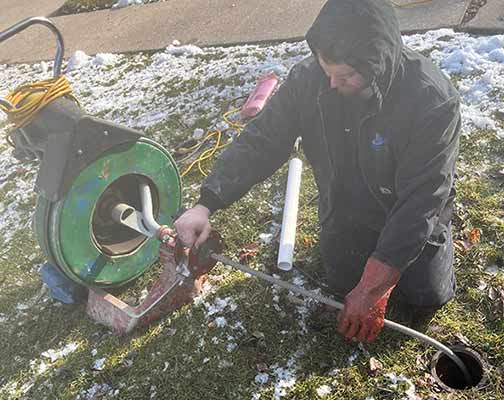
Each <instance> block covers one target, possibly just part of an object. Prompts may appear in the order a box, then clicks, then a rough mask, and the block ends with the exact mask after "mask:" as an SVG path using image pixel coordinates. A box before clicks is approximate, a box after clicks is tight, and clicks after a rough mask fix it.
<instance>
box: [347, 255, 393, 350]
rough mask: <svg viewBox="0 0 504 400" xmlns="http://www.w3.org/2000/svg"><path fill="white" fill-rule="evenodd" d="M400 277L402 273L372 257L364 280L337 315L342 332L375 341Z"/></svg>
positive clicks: (351, 336)
mask: <svg viewBox="0 0 504 400" xmlns="http://www.w3.org/2000/svg"><path fill="white" fill-rule="evenodd" d="M400 276H401V274H400V272H399V270H397V269H395V268H393V267H390V266H388V265H387V264H384V263H382V262H381V261H379V260H377V259H376V258H373V257H370V258H369V259H368V261H367V263H366V267H365V268H364V273H363V274H362V277H361V280H360V281H359V283H358V284H357V286H356V287H355V288H353V289H352V291H351V292H350V293H348V294H347V295H346V297H345V308H344V309H343V311H342V312H341V313H340V314H339V316H338V330H339V332H340V333H341V334H343V335H345V337H347V338H348V339H351V338H353V337H356V339H357V340H358V341H360V342H372V341H374V340H375V339H376V337H377V336H378V334H379V333H380V331H381V329H382V328H383V324H384V318H385V309H386V307H387V302H388V299H389V297H390V294H391V293H392V290H393V289H394V287H395V286H396V285H397V282H399V278H400Z"/></svg>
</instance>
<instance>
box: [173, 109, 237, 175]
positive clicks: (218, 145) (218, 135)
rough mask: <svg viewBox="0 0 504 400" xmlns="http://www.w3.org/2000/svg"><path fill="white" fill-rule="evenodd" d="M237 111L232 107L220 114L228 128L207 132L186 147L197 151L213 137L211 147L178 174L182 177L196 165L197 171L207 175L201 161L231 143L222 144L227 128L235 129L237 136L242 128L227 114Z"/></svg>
mask: <svg viewBox="0 0 504 400" xmlns="http://www.w3.org/2000/svg"><path fill="white" fill-rule="evenodd" d="M237 111H239V110H238V109H234V110H231V111H228V112H226V113H224V114H223V115H222V118H223V119H224V121H226V123H227V124H228V125H229V128H226V129H224V130H219V129H217V130H215V131H212V132H209V133H208V134H207V135H206V136H205V138H204V139H203V140H202V141H201V142H200V143H198V144H196V145H194V146H192V147H190V148H189V149H187V151H197V150H199V149H200V148H201V147H202V146H203V145H204V144H205V143H206V142H208V141H209V140H211V139H215V144H214V145H213V147H211V148H209V149H206V150H205V151H203V152H202V153H201V154H200V155H199V156H198V158H196V159H195V160H194V161H192V162H191V164H189V166H188V167H187V168H186V169H185V170H184V172H182V174H181V175H180V176H181V177H182V178H183V177H184V176H186V175H187V174H188V173H189V172H190V171H191V170H192V169H193V168H194V167H195V166H196V165H197V166H198V170H199V172H200V173H201V174H202V175H203V176H207V173H206V172H205V171H204V170H203V166H202V162H203V161H205V160H208V159H210V158H212V157H213V156H214V155H215V153H216V152H217V151H218V150H220V149H223V148H224V147H227V146H229V144H230V143H231V142H230V141H228V142H226V143H223V144H222V134H223V133H224V132H226V131H228V130H235V131H236V132H237V133H238V135H237V136H239V135H240V133H241V131H242V130H243V128H244V125H243V124H240V123H237V122H233V121H231V120H230V119H229V116H230V115H232V114H234V113H236V112H237ZM187 158H190V156H189V157H186V159H187Z"/></svg>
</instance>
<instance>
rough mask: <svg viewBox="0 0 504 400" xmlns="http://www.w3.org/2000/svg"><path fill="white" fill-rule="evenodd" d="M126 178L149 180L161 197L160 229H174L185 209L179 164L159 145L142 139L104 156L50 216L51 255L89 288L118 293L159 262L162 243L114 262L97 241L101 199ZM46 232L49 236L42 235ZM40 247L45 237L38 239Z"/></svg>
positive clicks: (151, 243)
mask: <svg viewBox="0 0 504 400" xmlns="http://www.w3.org/2000/svg"><path fill="white" fill-rule="evenodd" d="M126 175H136V176H141V177H146V178H147V180H148V181H149V182H150V183H151V184H153V185H154V187H155V189H156V190H157V194H158V195H159V196H158V198H159V213H158V215H157V216H156V220H157V222H158V223H159V224H162V225H163V224H164V225H169V226H171V225H172V216H173V215H174V214H175V213H176V211H177V210H178V209H179V208H180V203H181V184H180V177H179V174H178V170H177V167H176V164H175V162H174V161H173V159H172V158H171V156H170V155H169V153H168V152H167V151H166V150H165V149H164V148H163V147H161V146H160V145H159V144H157V143H155V142H153V141H150V140H148V139H145V138H142V139H140V140H139V141H137V142H133V143H127V144H122V145H118V146H116V147H114V148H113V149H111V150H110V151H108V152H106V153H104V154H103V155H102V156H101V157H100V159H98V160H97V161H95V162H94V163H92V164H91V165H89V166H88V167H87V168H86V169H84V170H83V171H82V172H81V174H80V175H79V176H78V177H77V179H76V180H75V181H74V182H73V184H72V186H71V188H70V189H69V191H68V192H67V194H66V196H65V198H64V199H62V200H60V201H59V202H57V203H54V204H52V207H51V210H50V216H49V224H48V225H49V226H48V227H47V229H46V231H47V232H48V235H49V243H50V248H51V249H50V250H51V253H52V254H53V255H54V258H55V259H56V262H57V263H58V266H59V267H60V269H61V270H63V271H64V273H65V274H66V275H67V276H68V277H69V278H71V279H72V280H74V281H76V282H79V283H81V284H84V285H86V286H98V287H113V286H121V285H123V284H125V283H126V282H128V281H130V280H132V279H135V278H136V277H138V276H140V275H142V274H143V273H144V272H145V271H146V270H147V269H148V268H149V267H150V266H151V265H153V264H154V262H155V261H156V260H157V258H158V250H159V241H158V240H157V239H156V238H149V239H147V240H145V241H144V242H143V243H142V244H141V245H140V246H138V247H137V248H136V249H134V251H132V252H130V253H127V254H123V255H118V256H111V255H108V254H105V253H104V252H103V250H102V249H100V247H99V246H98V245H97V244H96V241H95V240H93V238H92V233H91V232H92V217H93V213H94V211H95V207H96V204H97V202H98V199H99V198H100V196H101V195H102V194H103V193H104V192H105V191H106V189H107V188H108V187H109V186H110V185H111V184H112V183H114V182H115V181H117V180H118V179H119V178H121V177H124V176H126ZM42 232H43V231H42ZM38 237H39V241H40V234H38Z"/></svg>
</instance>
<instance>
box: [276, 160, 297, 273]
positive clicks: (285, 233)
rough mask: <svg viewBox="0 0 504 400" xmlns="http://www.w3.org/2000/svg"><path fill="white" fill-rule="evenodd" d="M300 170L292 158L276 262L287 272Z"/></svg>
mask: <svg viewBox="0 0 504 400" xmlns="http://www.w3.org/2000/svg"><path fill="white" fill-rule="evenodd" d="M302 169H303V163H302V161H301V160H300V159H299V158H293V159H292V160H291V161H290V163H289V175H288V178H287V192H286V194H285V205H284V211H283V218H282V233H281V235H280V248H279V249H278V261H277V266H278V268H279V269H281V270H283V271H289V270H290V269H291V268H292V256H293V254H294V244H295V240H296V225H297V214H298V206H299V190H300V188H301V171H302Z"/></svg>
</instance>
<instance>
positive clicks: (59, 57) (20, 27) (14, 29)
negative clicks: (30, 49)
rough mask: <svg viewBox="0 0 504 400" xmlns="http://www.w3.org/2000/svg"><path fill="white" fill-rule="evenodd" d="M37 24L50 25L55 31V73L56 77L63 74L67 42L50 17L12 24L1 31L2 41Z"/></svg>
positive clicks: (28, 19) (32, 18)
mask: <svg viewBox="0 0 504 400" xmlns="http://www.w3.org/2000/svg"><path fill="white" fill-rule="evenodd" d="M35 24H40V25H44V26H46V27H48V28H49V29H50V30H51V32H52V33H54V35H55V36H56V45H57V50H56V57H55V58H54V64H53V74H54V77H55V78H57V77H59V76H60V75H61V63H62V62H63V53H64V52H65V44H64V42H63V36H62V35H61V32H60V31H59V30H58V28H56V25H54V23H53V22H52V21H51V20H50V19H48V18H46V17H31V18H27V19H25V20H23V21H21V22H18V23H17V24H15V25H13V26H11V27H10V28H8V29H7V30H5V31H3V32H0V43H1V42H3V41H4V40H7V39H9V38H11V37H12V36H14V35H16V34H18V33H19V32H21V31H24V30H25V29H26V28H28V27H30V26H32V25H35Z"/></svg>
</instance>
